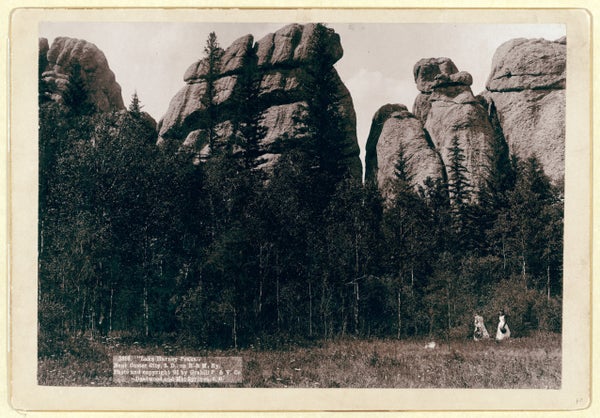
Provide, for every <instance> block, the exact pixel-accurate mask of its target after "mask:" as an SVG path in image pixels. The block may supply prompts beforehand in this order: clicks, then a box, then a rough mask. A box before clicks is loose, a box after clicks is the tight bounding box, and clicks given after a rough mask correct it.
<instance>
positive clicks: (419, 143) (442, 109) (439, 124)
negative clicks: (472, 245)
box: [366, 58, 494, 196]
mask: <svg viewBox="0 0 600 418" xmlns="http://www.w3.org/2000/svg"><path fill="white" fill-rule="evenodd" d="M413 75H414V78H415V83H416V85H417V88H418V89H419V90H420V94H419V95H418V96H417V97H416V99H415V103H414V106H413V113H412V114H411V113H409V112H408V111H407V110H406V107H405V106H402V105H395V106H394V107H393V110H392V108H390V107H388V106H389V105H386V106H384V107H383V108H381V109H380V110H379V111H378V112H377V114H376V115H375V117H374V118H373V125H372V127H371V133H370V135H369V139H368V143H367V157H366V169H367V173H366V178H367V179H375V178H376V179H377V184H378V185H379V187H380V189H381V190H382V194H383V195H385V196H389V194H390V190H389V187H388V186H386V185H385V184H386V182H387V181H388V180H389V179H390V178H393V175H394V170H393V164H394V162H395V160H396V156H397V154H398V149H399V147H402V148H403V150H404V152H405V153H407V155H408V156H409V157H410V161H411V168H412V174H413V175H414V178H413V183H414V184H415V186H417V187H418V186H422V184H423V181H424V180H425V179H426V178H427V177H431V178H433V179H436V178H444V179H448V178H449V177H450V176H449V173H448V170H447V169H446V167H447V166H448V164H449V163H450V148H451V146H452V141H453V139H454V138H456V139H458V145H459V146H460V148H461V149H462V152H463V154H464V156H465V160H464V162H463V164H464V166H465V168H466V169H467V173H466V177H467V180H468V181H469V182H470V184H471V185H472V186H473V187H474V190H477V188H478V186H479V184H480V182H481V179H482V175H483V170H484V164H485V159H486V152H487V150H488V148H489V145H490V142H491V140H492V139H493V138H494V129H493V128H492V124H491V123H490V120H489V118H488V114H487V111H486V107H485V106H484V105H482V103H481V101H480V100H479V99H477V98H475V96H473V93H472V92H471V87H470V86H471V84H472V83H473V78H472V77H471V75H470V74H469V73H467V72H465V71H458V68H456V65H454V63H453V62H452V60H450V59H448V58H425V59H422V60H420V61H419V62H417V63H416V64H415V67H414V72H413ZM392 111H393V112H395V113H396V114H395V116H393V118H394V119H395V120H392V119H391V118H390V116H387V117H386V119H385V120H384V121H383V123H382V122H381V118H382V115H383V114H385V113H388V114H390V115H391V114H392ZM401 115H402V116H401ZM378 125H382V127H383V128H386V126H387V129H381V128H378ZM407 144H412V146H411V147H407Z"/></svg>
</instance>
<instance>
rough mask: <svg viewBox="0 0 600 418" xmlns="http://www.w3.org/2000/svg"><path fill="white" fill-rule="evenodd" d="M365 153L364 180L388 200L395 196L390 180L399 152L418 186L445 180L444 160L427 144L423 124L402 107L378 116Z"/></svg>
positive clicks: (384, 108)
mask: <svg viewBox="0 0 600 418" xmlns="http://www.w3.org/2000/svg"><path fill="white" fill-rule="evenodd" d="M366 151H367V152H366V155H367V157H366V161H365V165H366V174H365V180H366V181H373V182H376V183H377V186H378V188H379V190H380V191H381V193H382V195H383V197H384V198H386V199H390V198H391V197H392V195H393V193H392V184H391V180H392V179H394V177H395V165H396V163H397V161H398V155H399V153H400V151H402V153H403V154H404V156H405V157H406V159H407V164H408V168H409V170H410V171H411V172H412V173H413V175H414V178H413V182H414V183H415V184H417V185H422V184H423V182H424V181H425V180H426V179H427V177H431V178H432V179H437V178H439V177H442V176H443V172H444V166H443V163H442V160H441V158H440V156H439V154H438V153H437V152H436V151H435V150H434V149H433V147H432V146H431V144H430V143H429V142H428V140H427V138H426V133H425V131H424V130H423V126H422V125H421V122H420V121H419V120H418V119H417V118H416V117H415V116H414V115H413V114H412V113H410V112H409V111H408V109H407V108H406V106H404V105H401V104H387V105H385V106H382V107H381V108H380V109H379V110H378V111H377V112H376V113H375V116H373V122H372V124H371V131H370V132H369V139H368V140H367V150H366Z"/></svg>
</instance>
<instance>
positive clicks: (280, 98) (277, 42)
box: [159, 24, 362, 177]
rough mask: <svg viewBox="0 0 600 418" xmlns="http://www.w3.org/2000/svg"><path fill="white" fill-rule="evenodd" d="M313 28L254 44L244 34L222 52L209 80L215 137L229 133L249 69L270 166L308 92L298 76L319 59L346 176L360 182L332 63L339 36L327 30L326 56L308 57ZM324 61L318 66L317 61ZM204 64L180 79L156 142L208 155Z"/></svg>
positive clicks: (352, 126) (344, 97)
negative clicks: (337, 118) (255, 80)
mask: <svg viewBox="0 0 600 418" xmlns="http://www.w3.org/2000/svg"><path fill="white" fill-rule="evenodd" d="M316 26H317V25H316V24H306V25H299V24H291V25H288V26H285V27H283V28H281V29H280V30H278V31H277V32H275V33H272V34H268V35H266V36H265V37H263V38H262V39H261V40H259V41H258V42H256V43H254V41H253V37H252V35H246V36H244V37H242V38H239V39H238V40H236V41H235V42H233V43H232V44H231V45H230V46H229V47H228V48H226V49H225V50H224V51H223V52H222V57H221V59H220V61H219V68H220V70H219V74H218V75H217V77H216V79H215V80H214V89H215V92H216V94H215V96H214V99H213V105H214V106H215V107H216V109H217V112H216V113H217V115H218V116H217V117H218V121H217V122H218V123H219V125H218V126H217V131H218V135H220V136H226V135H227V134H228V132H230V130H231V123H230V122H231V119H232V118H233V116H234V112H235V110H234V109H232V108H231V107H232V103H233V101H234V97H235V96H236V94H237V92H238V91H239V89H240V86H239V84H240V83H239V79H240V76H241V74H243V72H244V71H245V70H246V69H247V68H248V67H247V66H248V65H249V64H248V63H247V62H245V60H247V59H248V57H250V59H251V60H254V62H253V65H254V67H253V71H255V72H256V73H257V76H258V77H260V90H259V94H258V98H257V101H258V103H259V106H260V108H261V113H262V116H263V119H262V122H261V124H262V126H263V127H264V128H265V129H266V133H265V135H264V137H263V139H262V141H261V144H260V146H261V152H262V153H263V156H262V158H263V159H264V160H266V163H265V164H266V166H272V165H273V164H274V163H275V162H276V161H277V159H278V158H279V155H280V154H281V152H282V150H283V149H285V147H286V144H285V142H286V138H288V137H289V136H291V135H293V133H294V131H295V129H297V128H298V122H297V115H298V112H301V110H302V108H303V106H304V105H305V103H306V100H307V99H308V98H309V97H311V96H310V95H311V94H313V92H310V91H307V89H306V88H305V86H304V85H303V83H302V79H303V77H305V76H306V73H307V71H308V70H309V69H310V68H311V65H313V62H314V61H315V60H316V59H317V58H319V59H320V60H325V61H326V63H327V65H329V66H330V68H329V70H328V71H330V72H331V76H332V77H331V78H332V80H334V81H333V84H334V85H333V86H332V89H333V91H335V92H336V93H335V95H334V99H333V101H334V102H333V103H332V104H333V105H334V106H335V107H336V108H337V110H338V113H339V114H340V115H341V117H342V121H341V123H342V125H343V129H342V130H343V132H344V135H343V136H342V137H341V138H339V141H340V142H341V145H342V147H341V148H342V150H343V151H342V154H343V155H340V156H339V158H340V159H341V160H342V162H343V164H345V165H346V166H347V167H348V168H349V169H350V172H351V173H353V175H355V176H356V177H360V175H361V172H362V166H361V163H360V159H359V148H358V142H357V139H356V115H355V112H354V106H353V103H352V98H351V97H350V93H349V92H348V90H347V88H346V87H345V86H344V84H343V83H342V81H341V79H340V78H339V76H338V74H337V72H336V70H335V69H334V68H333V64H334V63H335V62H336V61H338V60H339V59H340V58H341V57H342V54H343V50H342V46H341V43H340V38H339V35H337V34H336V33H335V32H334V31H333V30H331V29H329V30H327V31H326V32H325V35H324V36H325V38H326V39H324V40H323V39H321V41H322V43H324V45H325V52H324V53H323V54H321V55H320V56H319V57H315V56H313V54H314V53H313V52H312V50H311V48H310V45H311V44H312V43H313V42H315V36H316V35H315V34H316V33H317V32H316V31H315V28H316ZM322 62H323V61H322ZM207 68H208V64H207V61H206V59H201V60H199V61H197V62H196V63H194V64H192V65H191V66H190V68H189V69H188V70H187V71H186V73H185V75H184V81H185V83H186V84H185V86H183V88H182V89H181V90H180V91H179V92H178V93H177V94H176V95H175V96H174V97H173V99H172V100H171V103H170V104H169V108H168V110H167V112H166V113H165V115H164V116H163V118H162V120H161V121H160V122H159V143H163V142H167V141H176V142H177V143H180V144H183V145H187V146H194V147H195V149H197V150H199V151H200V153H201V154H202V153H208V152H210V151H209V150H208V148H207V146H208V140H207V136H206V132H205V126H203V122H202V121H203V119H204V116H205V113H206V106H205V105H204V104H203V103H202V99H203V97H204V96H205V92H206V89H207V81H206V78H207V77H206V76H207Z"/></svg>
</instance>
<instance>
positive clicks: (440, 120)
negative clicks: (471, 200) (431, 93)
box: [425, 100, 494, 191]
mask: <svg viewBox="0 0 600 418" xmlns="http://www.w3.org/2000/svg"><path fill="white" fill-rule="evenodd" d="M425 129H426V130H427V132H428V133H429V135H430V136H431V139H432V141H433V144H434V146H435V149H436V150H437V151H438V152H439V154H440V155H441V157H442V160H443V161H444V164H445V167H446V173H447V174H448V177H450V173H449V172H448V167H449V165H450V163H451V160H450V147H451V146H452V140H453V139H454V137H457V138H458V145H459V146H460V148H461V149H462V151H463V154H464V156H465V160H464V162H463V165H464V166H465V168H466V169H467V173H465V174H466V177H467V180H468V181H469V183H470V184H471V186H473V188H474V190H475V191H476V190H478V188H479V185H480V184H481V182H482V180H483V177H484V174H485V164H486V154H487V152H488V150H489V147H490V144H491V141H492V140H493V138H494V130H493V128H492V125H491V123H490V121H489V119H488V115H487V111H486V109H485V108H484V107H483V106H482V105H481V104H479V103H455V102H453V101H451V100H432V102H431V110H430V111H429V115H428V117H427V122H426V123H425Z"/></svg>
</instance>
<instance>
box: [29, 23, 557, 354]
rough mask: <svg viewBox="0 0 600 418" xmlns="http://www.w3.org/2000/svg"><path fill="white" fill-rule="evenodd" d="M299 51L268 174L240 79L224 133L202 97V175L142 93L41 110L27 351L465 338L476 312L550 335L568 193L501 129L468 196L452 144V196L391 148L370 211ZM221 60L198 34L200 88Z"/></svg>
mask: <svg viewBox="0 0 600 418" xmlns="http://www.w3.org/2000/svg"><path fill="white" fill-rule="evenodd" d="M317 30H326V28H325V27H324V26H322V25H319V26H318V27H317ZM316 39H317V40H318V39H324V37H319V36H316ZM312 47H313V48H314V49H315V52H316V53H315V54H312V56H315V57H317V58H315V62H313V63H311V65H310V67H309V70H307V71H306V75H305V76H304V79H303V80H301V81H302V83H303V85H304V86H306V88H307V91H311V92H314V94H313V95H311V97H310V99H308V100H307V102H306V104H305V106H304V107H303V108H302V109H301V111H300V112H298V114H297V116H296V121H295V122H296V123H295V125H296V127H297V128H296V131H294V132H289V133H288V134H287V136H286V138H285V143H286V149H285V150H284V151H283V152H282V154H281V156H280V158H279V160H278V161H277V163H276V164H274V165H273V166H272V167H271V168H270V169H268V170H265V169H264V168H263V167H262V164H263V163H264V161H262V159H261V151H260V146H259V145H260V141H261V139H262V138H263V137H264V135H265V129H264V128H263V127H262V125H261V108H260V105H259V102H260V101H259V100H257V97H258V96H259V94H260V89H259V86H260V80H259V77H258V73H257V72H256V71H253V70H251V71H247V72H245V73H244V74H242V75H241V76H240V77H239V80H238V89H237V91H236V94H234V97H233V99H232V100H233V106H232V108H233V109H235V111H234V112H233V113H232V115H233V116H232V118H231V125H232V129H230V132H229V133H228V134H227V135H225V136H223V135H221V136H219V135H218V132H219V131H218V130H217V129H215V127H216V124H217V123H218V122H220V121H219V120H218V118H219V115H218V108H217V107H216V106H215V105H214V100H213V99H214V97H207V96H209V95H210V94H211V93H210V92H213V93H214V89H213V88H211V87H208V88H207V89H206V91H207V96H205V97H204V98H203V99H202V100H203V102H204V103H203V106H204V108H205V109H207V111H206V112H205V113H204V114H205V117H204V120H203V121H202V123H203V128H204V130H205V132H208V136H207V142H208V143H209V146H210V156H209V157H208V158H206V160H205V161H203V162H200V163H197V161H196V163H193V161H195V160H197V159H196V157H197V154H198V152H199V149H197V148H194V147H192V148H183V147H181V146H180V145H178V144H172V143H165V144H164V145H163V146H162V147H158V146H156V139H157V134H156V129H155V126H154V124H153V123H152V122H151V121H149V120H148V117H147V115H146V114H145V113H144V112H143V111H142V110H141V109H142V105H141V103H140V100H139V99H138V97H137V95H134V97H133V99H132V102H131V104H130V106H129V109H128V110H127V111H121V112H113V113H98V112H96V111H95V110H94V108H93V105H91V104H90V103H88V102H87V97H86V94H85V86H84V83H82V82H81V81H78V80H77V79H75V82H71V87H70V89H71V91H69V92H67V93H66V94H65V100H64V101H65V103H64V104H57V103H55V102H53V101H49V100H48V99H47V98H46V97H45V96H44V95H40V99H39V100H40V125H39V126H40V129H39V141H40V142H39V143H40V148H39V153H40V160H39V161H40V167H39V172H40V176H39V179H40V181H39V197H40V199H39V202H40V203H39V237H38V243H39V245H38V246H39V248H38V250H39V287H38V306H39V331H40V333H39V344H40V355H44V353H46V354H47V353H49V352H52V350H53V347H54V346H56V344H57V342H60V341H66V340H68V339H72V338H83V337H89V338H100V337H102V336H110V335H128V336H132V338H135V339H138V340H139V339H159V340H165V341H166V340H169V341H170V340H177V341H179V342H180V343H182V344H188V345H190V346H193V347H208V348H210V347H213V348H214V347H218V348H227V347H245V346H249V345H254V346H256V347H263V348H275V347H280V346H282V345H286V344H303V343H306V342H309V341H311V340H322V339H332V338H339V337H350V336H353V337H359V338H370V337H393V338H408V337H414V336H442V337H447V338H456V337H461V338H465V337H467V336H468V335H469V334H470V332H471V331H472V330H471V328H472V327H471V325H472V322H473V321H472V317H473V313H474V312H478V313H480V314H483V315H484V317H485V318H486V320H487V321H495V320H496V318H497V317H496V315H497V312H498V311H499V310H500V309H506V310H507V311H508V313H509V315H510V317H509V318H510V321H511V329H514V330H515V333H517V334H518V333H521V335H523V334H525V333H527V332H529V331H531V330H538V329H542V330H548V331H556V332H560V329H561V312H562V308H561V306H562V302H561V298H562V245H563V244H562V220H563V202H562V191H561V190H560V188H559V187H557V186H555V185H553V184H551V182H550V181H549V179H548V178H547V176H546V175H545V174H544V172H543V168H542V167H541V165H540V164H539V163H538V161H537V160H536V159H535V158H534V157H532V158H529V159H527V160H519V159H518V158H516V157H515V156H510V155H509V154H508V149H507V148H506V145H505V144H506V142H505V141H504V138H503V137H502V133H501V130H499V129H497V133H498V134H497V136H496V138H495V141H494V143H493V144H491V146H490V152H489V155H488V161H487V174H486V178H485V181H483V182H482V184H480V185H477V187H475V185H471V184H469V182H468V181H467V178H468V177H467V176H466V175H465V171H466V169H465V167H464V165H463V161H464V154H463V150H462V149H461V148H460V146H459V143H458V140H457V139H456V140H454V141H453V142H452V145H451V148H450V162H449V163H448V167H447V171H448V179H447V181H446V180H444V179H441V178H440V179H431V178H430V179H428V180H427V181H425V182H424V184H422V185H416V184H414V183H413V177H414V169H413V167H412V164H411V161H410V156H409V155H405V153H404V152H403V151H402V150H400V152H399V154H398V159H397V164H396V176H395V178H394V179H392V180H391V181H392V183H393V184H392V187H393V190H394V193H393V198H392V199H391V200H388V201H383V200H382V198H381V195H380V193H379V191H378V190H377V187H376V185H374V184H369V183H363V182H362V179H359V178H354V177H352V176H351V175H350V174H349V173H348V172H347V170H346V169H345V167H344V165H343V164H342V163H341V162H340V161H341V159H340V158H339V156H340V155H341V152H342V151H341V148H340V142H341V141H340V140H339V138H341V137H342V136H343V135H344V133H343V125H342V120H343V119H342V117H341V115H340V113H339V110H338V109H337V107H336V105H335V104H336V102H337V100H338V99H339V98H338V97H337V96H336V94H337V93H336V90H335V89H334V88H333V83H331V82H330V81H331V77H332V74H331V72H330V71H331V67H330V65H328V64H327V65H326V63H325V62H324V61H321V60H320V59H319V58H318V57H320V56H323V54H319V51H320V50H321V49H322V48H325V45H323V44H321V43H320V42H319V41H317V42H315V44H314V45H312ZM219 51H222V50H220V48H219V46H218V42H217V39H216V36H215V35H214V34H211V36H210V37H209V39H208V41H207V45H206V49H205V54H206V57H208V64H209V67H211V69H210V70H209V76H208V77H207V83H208V84H209V85H210V84H212V83H214V81H215V79H216V76H215V75H216V74H218V62H219V54H220V52H219ZM251 58H252V57H248V59H251ZM249 68H251V69H252V66H249ZM210 74H213V76H210ZM40 88H42V87H40Z"/></svg>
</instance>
